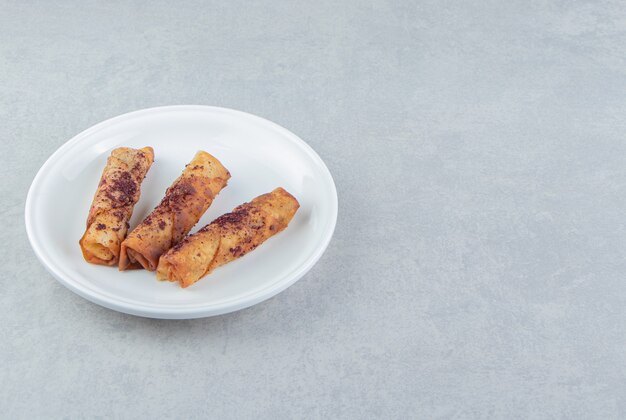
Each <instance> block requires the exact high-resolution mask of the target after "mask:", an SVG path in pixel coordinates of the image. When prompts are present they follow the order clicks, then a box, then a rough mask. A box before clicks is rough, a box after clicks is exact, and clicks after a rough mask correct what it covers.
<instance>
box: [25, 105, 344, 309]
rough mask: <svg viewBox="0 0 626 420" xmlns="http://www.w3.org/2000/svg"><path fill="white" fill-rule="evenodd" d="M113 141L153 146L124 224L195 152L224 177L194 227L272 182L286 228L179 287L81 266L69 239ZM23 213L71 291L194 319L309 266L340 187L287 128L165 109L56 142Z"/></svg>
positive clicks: (42, 253) (201, 109)
mask: <svg viewBox="0 0 626 420" xmlns="http://www.w3.org/2000/svg"><path fill="white" fill-rule="evenodd" d="M118 146H129V147H143V146H152V147H153V148H154V152H155V162H154V164H153V165H152V168H151V169H150V171H149V172H148V176H147V177H146V179H145V181H144V182H143V184H142V186H141V199H140V200H139V202H138V203H137V205H136V206H135V211H134V213H133V217H132V219H131V229H132V228H133V227H134V226H135V225H137V223H139V221H141V219H142V218H143V217H145V216H146V215H147V214H148V213H149V212H150V211H151V210H152V209H153V208H154V206H156V205H157V204H158V202H159V201H160V200H161V198H162V196H163V193H164V192H165V189H166V188H167V187H168V186H169V185H170V184H171V182H172V181H173V180H174V179H175V178H176V177H177V176H178V175H179V174H180V172H181V171H182V169H183V167H184V166H185V164H186V163H188V162H189V161H190V160H191V158H192V157H193V155H194V154H195V152H196V151H198V150H205V151H207V152H209V153H211V154H213V155H214V156H215V157H217V158H218V159H219V160H220V161H221V162H222V164H224V166H226V168H228V169H229V170H230V172H231V175H232V178H231V179H230V181H229V182H228V186H227V187H226V188H225V189H223V190H222V192H221V193H220V194H219V195H218V196H217V198H216V199H215V201H214V202H213V205H212V206H211V207H210V208H209V210H208V211H207V212H206V213H205V215H204V216H203V217H202V219H200V222H199V223H198V224H197V225H196V226H195V227H194V229H192V232H195V231H196V230H198V229H199V228H200V227H202V226H204V225H205V224H207V223H209V222H210V221H211V220H213V219H214V218H216V217H217V216H219V215H221V214H223V213H226V212H229V211H230V210H232V209H233V208H234V207H235V206H237V205H239V204H241V203H243V202H246V201H250V200H251V199H252V198H254V197H256V196H258V195H260V194H263V193H266V192H269V191H271V190H272V189H274V188H275V187H278V186H282V187H284V188H285V189H286V190H287V191H289V192H290V193H292V194H293V195H294V196H295V197H296V198H297V199H298V201H299V202H300V206H301V207H300V209H299V210H298V212H297V213H296V216H295V217H294V219H293V220H292V221H291V224H290V225H289V227H288V228H287V229H286V230H285V231H283V232H281V233H280V234H278V235H276V236H274V237H273V238H270V239H269V240H268V241H267V242H265V243H264V244H263V245H262V246H260V247H259V248H257V249H256V250H255V251H254V252H251V253H250V254H248V255H246V256H244V257H242V258H240V259H238V260H236V261H234V262H231V263H229V264H227V265H225V266H224V267H221V268H219V269H217V270H216V271H214V272H213V273H212V274H211V275H209V276H207V277H205V278H203V279H202V280H200V281H199V282H198V283H196V284H194V285H193V286H191V287H189V288H187V289H181V288H180V287H179V286H178V284H177V283H170V282H159V281H158V280H156V278H155V276H154V273H151V272H148V271H145V270H134V271H127V272H119V271H118V270H117V268H115V267H104V266H97V265H92V264H88V263H86V262H85V261H84V260H83V257H82V254H81V252H80V247H79V245H78V240H79V239H80V237H81V236H82V234H83V232H84V229H85V220H86V217H87V213H88V211H89V206H90V204H91V199H92V198H93V194H94V192H95V189H96V186H97V184H98V180H99V177H100V174H101V172H102V168H103V167H104V165H105V162H106V159H107V156H108V155H109V153H110V151H111V149H113V148H115V147H118ZM25 219H26V231H27V233H28V238H29V240H30V243H31V245H32V247H33V249H34V251H35V253H36V254H37V257H38V258H39V259H40V260H41V262H42V263H43V264H44V266H45V267H46V268H47V269H48V271H50V273H51V274H52V275H53V276H54V277H56V278H57V279H58V280H59V281H60V282H61V283H62V284H64V285H65V286H67V287H68V288H69V289H70V290H72V291H74V292H76V293H77V294H79V295H80V296H83V297H84V298H86V299H89V300H90V301H92V302H95V303H97V304H99V305H102V306H105V307H107V308H110V309H114V310H117V311H121V312H126V313H129V314H133V315H140V316H146V317H153V318H170V319H184V318H199V317H205V316H211V315H217V314H223V313H227V312H232V311H236V310H239V309H243V308H246V307H248V306H251V305H254V304H256V303H259V302H261V301H263V300H265V299H268V298H270V297H272V296H274V295H276V294H277V293H279V292H281V291H282V290H284V289H285V288H287V287H288V286H290V285H292V284H293V283H294V282H296V281H297V280H298V279H299V278H301V277H302V276H303V275H304V274H305V273H306V272H307V271H309V270H310V269H311V267H313V265H314V264H315V263H316V262H317V260H318V259H319V258H320V257H321V256H322V254H323V252H324V250H325V249H326V247H327V246H328V243H329V242H330V239H331V237H332V234H333V231H334V229H335V223H336V221H337V191H336V189H335V184H334V182H333V179H332V176H331V175H330V172H329V171H328V168H326V165H324V162H322V160H321V159H320V157H319V156H318V155H317V154H316V153H315V152H314V151H313V149H311V148H310V147H309V146H308V145H307V144H306V143H305V142H304V141H302V140H301V139H300V138H298V137H297V136H296V135H294V134H293V133H291V132H289V131H287V130H286V129H284V128H282V127H280V126H278V125H276V124H274V123H272V122H270V121H267V120H264V119H262V118H259V117H256V116H253V115H250V114H246V113H244V112H240V111H234V110H230V109H225V108H217V107H209V106H168V107H159V108H151V109H145V110H141V111H136V112H131V113H128V114H124V115H121V116H119V117H115V118H112V119H110V120H107V121H104V122H101V123H100V124H97V125H95V126H93V127H91V128H89V129H87V130H85V131H83V132H82V133H80V134H79V135H77V136H76V137H74V138H73V139H71V140H70V141H68V142H67V143H65V144H64V145H63V146H61V148H59V149H58V150H57V151H56V152H55V153H54V154H53V155H52V156H51V157H50V158H49V159H48V160H47V161H46V163H45V164H44V165H43V166H42V168H41V169H40V170H39V173H38V174H37V176H36V177H35V179H34V180H33V183H32V185H31V187H30V191H29V192H28V198H27V199H26V215H25Z"/></svg>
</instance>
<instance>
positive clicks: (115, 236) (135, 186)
mask: <svg viewBox="0 0 626 420" xmlns="http://www.w3.org/2000/svg"><path fill="white" fill-rule="evenodd" d="M153 161H154V151H153V150H152V148H151V147H144V148H142V149H131V148H129V147H118V148H117V149H113V151H112V152H111V155H110V156H109V158H108V160H107V164H106V166H105V167H104V170H103V171H102V177H101V178H100V183H99V184H98V189H97V190H96V194H95V195H94V197H93V201H92V203H91V208H90V210H89V216H88V217H87V228H86V230H85V234H84V235H83V237H82V238H81V239H80V241H79V244H80V248H81V249H82V251H83V257H84V258H85V260H86V261H87V262H90V263H92V264H101V265H115V264H117V263H118V260H119V255H120V245H121V243H122V241H123V240H124V238H125V237H126V232H127V231H128V220H130V217H131V215H132V214H133V207H134V206H135V204H136V203H137V201H138V200H139V196H140V187H141V182H142V181H143V179H144V178H145V176H146V173H147V172H148V169H150V166H151V165H152V162H153Z"/></svg>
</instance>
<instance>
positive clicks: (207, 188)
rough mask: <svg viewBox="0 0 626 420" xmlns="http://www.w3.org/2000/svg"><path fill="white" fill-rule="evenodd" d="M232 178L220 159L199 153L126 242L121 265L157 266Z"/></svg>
mask: <svg viewBox="0 0 626 420" xmlns="http://www.w3.org/2000/svg"><path fill="white" fill-rule="evenodd" d="M229 178H230V173H229V172H228V170H227V169H226V168H224V166H222V164H221V163H220V161H219V160H217V159H216V158H214V157H213V156H211V155H210V154H208V153H207V152H203V151H199V152H198V153H196V155H195V156H194V158H193V159H192V161H191V162H189V164H188V165H187V166H186V167H185V169H184V170H183V173H182V174H181V175H180V176H179V177H178V178H177V179H176V180H175V181H174V183H173V184H172V185H171V186H170V187H169V188H168V189H167V191H166V192H165V197H164V198H163V200H161V203H160V204H159V205H158V206H157V207H156V208H155V209H154V210H153V211H152V213H150V215H148V217H146V218H145V219H144V220H143V221H142V222H141V223H140V224H139V225H138V226H137V227H136V228H135V229H133V230H132V232H130V233H129V234H128V237H127V238H126V239H125V240H124V242H122V248H121V255H120V263H119V269H120V270H126V269H128V268H141V267H143V268H145V269H146V270H150V271H154V270H156V268H157V264H158V262H159V257H160V256H161V255H162V254H163V253H165V251H167V250H168V249H170V248H171V247H172V246H174V245H176V244H177V243H178V242H179V241H180V240H182V239H183V238H184V237H185V236H186V235H187V234H188V233H189V231H190V230H191V228H192V227H193V226H194V225H195V224H196V223H198V220H200V217H202V215H203V214H204V212H205V211H206V210H207V209H208V208H209V206H210V205H211V203H212V202H213V199H214V198H215V196H217V194H218V193H219V192H220V191H221V190H222V188H224V187H225V186H226V183H227V181H228V179H229Z"/></svg>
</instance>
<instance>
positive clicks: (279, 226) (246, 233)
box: [157, 188, 300, 287]
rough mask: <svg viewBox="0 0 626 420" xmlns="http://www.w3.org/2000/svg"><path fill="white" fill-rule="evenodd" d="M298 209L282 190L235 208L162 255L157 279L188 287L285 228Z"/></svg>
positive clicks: (292, 199)
mask: <svg viewBox="0 0 626 420" xmlns="http://www.w3.org/2000/svg"><path fill="white" fill-rule="evenodd" d="M298 207H300V204H299V203H298V200H296V199H295V198H294V197H293V196H292V195H291V194H289V193H288V192H287V191H285V190H284V189H282V188H276V189H275V190H274V191H272V192H271V193H268V194H263V195H261V196H259V197H257V198H255V199H254V200H252V201H251V202H249V203H245V204H242V205H241V206H239V207H236V208H235V209H234V210H233V211H232V212H231V213H227V214H224V215H223V216H220V217H219V218H217V219H215V220H214V221H213V222H211V223H210V224H208V225H207V226H205V227H203V228H202V229H200V230H199V231H198V232H197V233H195V234H193V235H190V236H188V237H187V238H185V239H184V240H183V241H181V242H179V243H178V245H176V246H175V247H173V248H172V249H170V250H169V251H168V252H167V253H165V254H163V255H162V256H161V258H160V260H159V265H158V268H157V278H158V279H159V280H169V281H178V282H179V283H180V286H181V287H188V286H190V285H192V284H193V283H195V282H197V281H198V280H200V279H201V278H202V277H204V276H206V275H207V274H209V273H210V272H211V271H213V270H214V269H215V268H217V267H219V266H221V265H224V264H226V263H228V262H230V261H233V260H235V259H237V258H239V257H241V256H243V255H245V254H247V253H248V252H250V251H252V250H254V249H255V248H256V247H257V246H259V245H261V244H262V243H263V242H265V241H266V240H267V239H269V238H270V237H272V236H273V235H275V234H277V233H278V232H280V231H282V230H283V229H285V228H286V227H287V225H289V222H290V221H291V219H292V218H293V216H294V215H295V213H296V211H297V210H298Z"/></svg>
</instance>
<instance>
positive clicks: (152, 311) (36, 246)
mask: <svg viewBox="0 0 626 420" xmlns="http://www.w3.org/2000/svg"><path fill="white" fill-rule="evenodd" d="M168 111H211V112H216V111H217V112H224V113H227V114H231V115H235V116H241V117H244V118H249V119H252V120H256V121H257V122H258V123H261V124H264V125H266V126H269V127H270V128H272V129H274V130H277V131H279V132H282V133H283V134H284V135H285V137H286V138H287V139H288V140H290V141H292V142H293V143H295V144H296V145H298V146H299V147H300V148H302V149H303V151H305V152H306V153H307V154H308V155H309V156H310V157H311V158H312V159H313V160H314V161H315V163H316V164H317V165H318V166H319V167H320V168H321V169H322V172H323V173H324V175H325V176H326V178H327V179H326V180H325V181H326V182H328V185H329V186H330V193H331V194H330V196H331V197H330V198H331V199H332V202H331V203H330V205H331V211H332V214H331V220H330V226H329V227H328V228H327V229H326V231H325V232H324V235H323V237H322V240H321V242H320V246H318V247H317V248H316V250H315V252H314V253H313V254H312V255H311V256H310V257H309V258H308V259H307V260H305V262H304V263H303V264H302V265H301V266H300V267H299V268H297V269H296V270H295V271H294V272H292V273H288V274H286V275H285V276H283V278H282V279H279V280H278V281H277V282H276V283H274V284H273V285H270V286H268V287H265V288H262V289H260V290H258V291H256V292H254V293H251V294H249V295H245V296H243V297H242V298H238V299H237V300H236V301H235V302H234V303H233V302H232V301H231V300H227V301H225V302H220V303H218V304H211V305H195V306H194V307H191V308H159V307H158V306H152V305H145V304H135V303H128V302H124V300H123V299H120V300H118V301H116V300H115V299H114V298H111V297H108V296H105V295H102V294H101V293H100V292H97V291H93V290H91V289H89V288H86V287H85V286H83V285H81V284H79V283H78V281H76V280H74V279H72V277H71V276H69V275H68V274H66V273H64V272H63V270H62V269H60V268H59V267H58V266H57V264H56V263H55V262H54V261H53V260H52V259H51V258H50V257H49V256H48V255H46V253H45V252H44V251H43V250H42V248H41V245H40V243H39V239H38V238H37V234H36V233H35V230H34V226H33V209H34V205H35V204H36V200H37V199H36V197H35V192H36V190H37V187H38V186H39V184H40V183H41V182H42V179H43V177H44V176H45V174H46V172H47V171H48V169H49V168H50V167H51V166H52V165H54V163H55V161H57V160H58V159H59V158H60V157H61V156H63V155H64V152H65V151H67V150H68V149H70V148H71V147H73V146H74V145H75V144H77V143H78V142H80V141H81V140H82V139H83V138H84V137H87V136H89V135H90V134H92V133H94V132H96V131H98V130H101V129H103V128H105V127H108V126H111V125H114V124H118V123H120V122H123V121H124V120H129V119H132V118H136V117H140V116H144V115H146V114H151V113H159V112H168ZM338 211H339V201H338V196H337V187H336V185H335V181H334V179H333V177H332V174H331V173H330V170H329V169H328V167H327V166H326V163H325V162H324V161H323V160H322V158H321V157H320V156H319V155H318V154H317V152H316V151H315V150H314V149H313V148H312V147H311V146H309V145H308V144H307V143H306V142H305V141H304V140H302V139H301V138H300V137H299V136H297V135H296V134H294V133H293V132H291V131H290V130H288V129H286V128H284V127H282V126H281V125H279V124H277V123H275V122H272V121H270V120H267V119H265V118H263V117H259V116H257V115H254V114H250V113H248V112H244V111H239V110H236V109H232V108H226V107H220V106H210V105H167V106H157V107H151V108H144V109H139V110H136V111H131V112H127V113H124V114H120V115H117V116H114V117H111V118H108V119H106V120H103V121H101V122H99V123H96V124H94V125H92V126H90V127H88V128H87V129H85V130H83V131H81V132H80V133H78V134H76V135H75V136H73V137H72V138H70V139H69V140H68V141H66V142H65V143H63V144H62V145H61V146H60V147H58V148H57V149H56V150H55V151H54V152H53V153H52V154H51V155H50V156H49V157H48V158H47V159H46V161H45V162H44V163H43V165H41V167H40V168H39V170H38V171H37V174H36V175H35V177H34V178H33V181H32V182H31V184H30V187H29V189H28V194H27V196H26V203H25V209H24V221H25V225H26V234H27V237H28V241H29V243H30V245H31V248H32V249H33V251H34V252H35V255H36V256H37V259H38V260H39V261H40V262H41V263H42V265H43V266H44V267H45V269H46V270H47V271H48V272H49V273H50V274H52V276H53V277H54V278H55V279H56V280H57V281H58V282H59V283H61V284H62V285H63V286H65V287H67V288H68V289H70V290H71V291H72V292H74V293H76V294H77V295H79V296H81V297H83V298H84V299H87V300H89V301H90V302H93V303H95V304H98V305H100V306H103V307H106V308H108V309H112V310H115V311H118V312H123V313H127V314H130V315H136V316H142V317H147V318H159V319H193V318H204V317H209V316H215V315H221V314H226V313H230V312H235V311H238V310H241V309H245V308H248V307H250V306H253V305H256V304H257V303H260V302H262V301H264V300H267V299H269V298H271V297H273V296H275V295H277V294H278V293H280V292H282V291H283V290H285V289H286V288H288V287H289V286H291V285H293V284H294V283H295V282H296V281H298V280H300V279H301V278H302V277H303V276H304V275H305V274H306V273H308V272H309V271H310V270H311V268H312V267H313V266H314V265H315V264H316V263H317V262H318V261H319V259H320V258H321V257H322V255H323V254H324V252H325V251H326V249H327V248H328V245H329V244H330V241H331V239H332V237H333V234H334V231H335V228H336V226H337V216H338ZM229 302H230V303H229Z"/></svg>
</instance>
